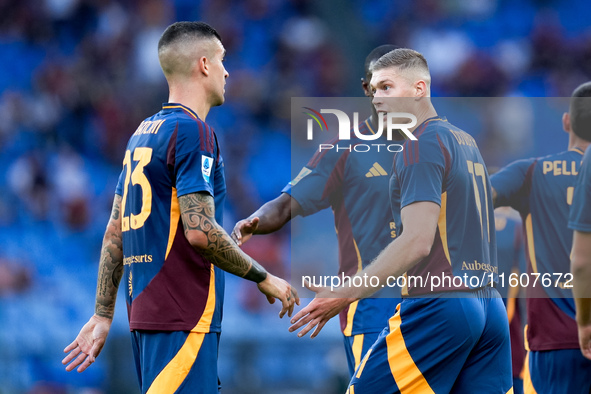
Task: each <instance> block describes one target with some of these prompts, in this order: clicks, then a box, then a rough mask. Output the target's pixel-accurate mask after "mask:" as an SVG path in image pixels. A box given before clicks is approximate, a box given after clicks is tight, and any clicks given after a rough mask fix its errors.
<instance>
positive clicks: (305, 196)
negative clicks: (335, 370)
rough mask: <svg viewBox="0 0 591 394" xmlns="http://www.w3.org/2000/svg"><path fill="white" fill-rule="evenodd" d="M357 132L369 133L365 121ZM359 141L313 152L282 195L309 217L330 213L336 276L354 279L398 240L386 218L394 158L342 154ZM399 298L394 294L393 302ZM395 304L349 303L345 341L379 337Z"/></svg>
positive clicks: (377, 153)
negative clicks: (363, 336)
mask: <svg viewBox="0 0 591 394" xmlns="http://www.w3.org/2000/svg"><path fill="white" fill-rule="evenodd" d="M359 131H360V132H361V133H364V134H368V133H372V134H374V131H373V130H372V128H371V124H370V122H369V120H366V121H364V122H362V123H360V124H359ZM364 142H366V141H362V140H360V139H358V138H352V139H351V140H349V141H333V142H332V144H334V145H335V146H336V145H338V146H339V148H342V149H339V150H337V149H331V150H323V151H322V152H317V153H316V154H315V155H314V156H313V157H312V159H311V160H310V161H309V162H308V164H307V165H306V166H305V167H304V168H303V169H302V171H300V174H299V175H298V176H297V177H296V178H295V179H294V180H293V181H291V182H290V183H289V184H288V185H287V186H286V187H285V188H284V189H283V192H284V193H288V194H290V195H291V196H292V197H293V198H294V199H295V200H296V201H297V202H298V203H299V204H300V206H301V207H302V215H303V216H307V215H311V214H313V213H316V212H318V211H320V210H323V209H326V208H329V207H331V208H332V210H333V213H334V221H335V228H336V231H337V239H338V246H339V271H338V272H339V274H341V273H344V274H345V275H348V276H353V275H355V274H356V273H357V272H359V271H361V270H362V269H363V268H364V267H366V266H367V265H368V264H369V263H371V261H373V259H374V258H375V257H377V255H378V254H379V253H380V252H381V251H382V250H383V249H384V248H385V247H386V246H387V245H388V244H389V243H390V242H392V240H393V239H394V238H395V237H396V235H397V228H396V224H395V223H394V221H393V218H392V216H391V215H390V209H389V207H390V203H389V198H388V179H389V171H390V169H391V168H392V161H393V157H394V153H392V152H389V151H388V150H387V149H386V148H385V147H381V149H380V150H379V151H376V150H373V151H369V152H356V151H354V149H350V150H349V149H345V148H346V147H349V146H354V145H356V144H360V143H364ZM397 294H399V290H397V289H396V291H395V292H394V296H396V295H397ZM399 302H400V299H399V298H377V297H376V298H367V299H362V300H359V301H356V302H354V303H352V304H351V305H350V306H349V307H348V308H347V309H345V310H344V311H343V312H341V314H340V315H339V317H340V323H341V330H342V331H343V334H344V335H346V336H351V335H358V334H363V333H370V332H380V331H381V330H382V329H383V328H384V327H386V324H387V322H388V319H389V318H390V317H391V316H392V315H393V314H394V312H395V310H396V305H397V304H398V303H399Z"/></svg>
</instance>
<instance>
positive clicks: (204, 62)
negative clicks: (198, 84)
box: [197, 56, 209, 76]
mask: <svg viewBox="0 0 591 394" xmlns="http://www.w3.org/2000/svg"><path fill="white" fill-rule="evenodd" d="M197 67H198V70H199V72H201V73H202V74H204V75H205V76H207V75H209V60H208V59H207V57H205V56H201V57H200V58H199V61H198V64H197Z"/></svg>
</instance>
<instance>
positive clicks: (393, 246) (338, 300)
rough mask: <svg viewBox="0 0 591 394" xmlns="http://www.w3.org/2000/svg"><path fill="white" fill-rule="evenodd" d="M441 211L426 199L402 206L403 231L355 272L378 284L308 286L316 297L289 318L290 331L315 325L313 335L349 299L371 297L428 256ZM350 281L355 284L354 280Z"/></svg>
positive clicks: (306, 330) (436, 205) (302, 332)
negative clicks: (376, 255)
mask: <svg viewBox="0 0 591 394" xmlns="http://www.w3.org/2000/svg"><path fill="white" fill-rule="evenodd" d="M440 210H441V208H440V207H439V205H438V204H436V203H434V202H428V201H422V202H416V203H413V204H410V205H408V206H406V207H404V208H402V211H401V219H402V225H403V227H404V231H403V232H402V233H401V235H400V236H399V237H397V238H396V239H395V240H394V241H392V242H391V243H390V244H389V245H388V246H387V247H386V248H385V249H384V250H383V251H382V252H381V253H380V254H379V255H378V257H376V259H375V260H374V261H373V262H372V263H371V264H370V265H369V266H367V267H365V268H364V269H363V270H362V271H360V272H358V273H357V274H356V275H355V276H359V277H361V278H364V277H366V276H367V277H370V278H373V277H377V278H378V279H379V283H378V284H377V286H376V287H373V286H367V287H354V286H341V287H338V288H336V289H335V290H331V289H330V288H326V287H313V286H307V287H308V288H309V289H310V290H312V291H314V292H316V297H315V298H314V299H313V300H312V302H310V303H309V304H308V305H307V306H306V307H305V308H303V309H301V310H300V311H299V312H298V313H297V314H296V315H295V316H294V317H293V319H292V320H291V322H292V323H293V325H292V326H291V327H290V328H289V331H295V330H297V329H298V328H300V327H302V326H304V325H306V324H307V326H306V327H305V328H304V329H303V330H301V331H300V332H299V333H298V336H300V337H301V336H304V335H306V334H307V333H308V332H309V331H310V330H312V329H313V328H314V327H316V329H315V330H314V332H313V333H312V335H311V336H310V337H311V338H314V337H315V336H316V335H318V333H320V330H322V327H324V325H325V324H326V322H328V320H330V319H331V318H333V317H334V316H336V315H337V314H338V313H339V312H340V311H342V310H343V309H344V308H345V307H346V306H347V305H349V304H350V303H351V302H353V301H355V300H358V299H360V298H366V297H370V296H371V295H372V294H373V293H375V292H376V291H377V290H378V289H381V288H382V285H386V283H387V282H386V281H387V279H388V277H389V276H392V277H398V276H400V275H402V274H403V273H405V272H406V271H408V270H409V269H411V268H412V267H414V266H415V265H416V264H417V263H418V262H419V261H421V260H422V259H424V258H425V257H427V256H428V255H429V253H430V251H431V248H432V246H433V241H434V238H435V233H436V230H437V220H438V218H439V212H440ZM351 282H352V283H355V280H352V281H351ZM361 282H362V283H363V281H361Z"/></svg>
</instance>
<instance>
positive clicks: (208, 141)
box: [205, 123, 213, 153]
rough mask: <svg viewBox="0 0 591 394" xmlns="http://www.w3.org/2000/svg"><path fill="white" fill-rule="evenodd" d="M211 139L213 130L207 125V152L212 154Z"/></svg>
mask: <svg viewBox="0 0 591 394" xmlns="http://www.w3.org/2000/svg"><path fill="white" fill-rule="evenodd" d="M211 137H212V135H211V128H210V127H209V125H208V124H207V123H205V150H206V151H207V152H210V153H211V152H213V149H211V143H212V141H211Z"/></svg>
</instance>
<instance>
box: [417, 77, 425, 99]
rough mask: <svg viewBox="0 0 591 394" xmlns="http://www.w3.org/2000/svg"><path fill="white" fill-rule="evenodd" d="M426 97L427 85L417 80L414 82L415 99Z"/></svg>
mask: <svg viewBox="0 0 591 394" xmlns="http://www.w3.org/2000/svg"><path fill="white" fill-rule="evenodd" d="M426 95H427V83H426V82H425V81H423V80H422V79H419V80H418V81H417V82H415V96H416V97H417V98H419V97H425V96H426Z"/></svg>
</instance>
